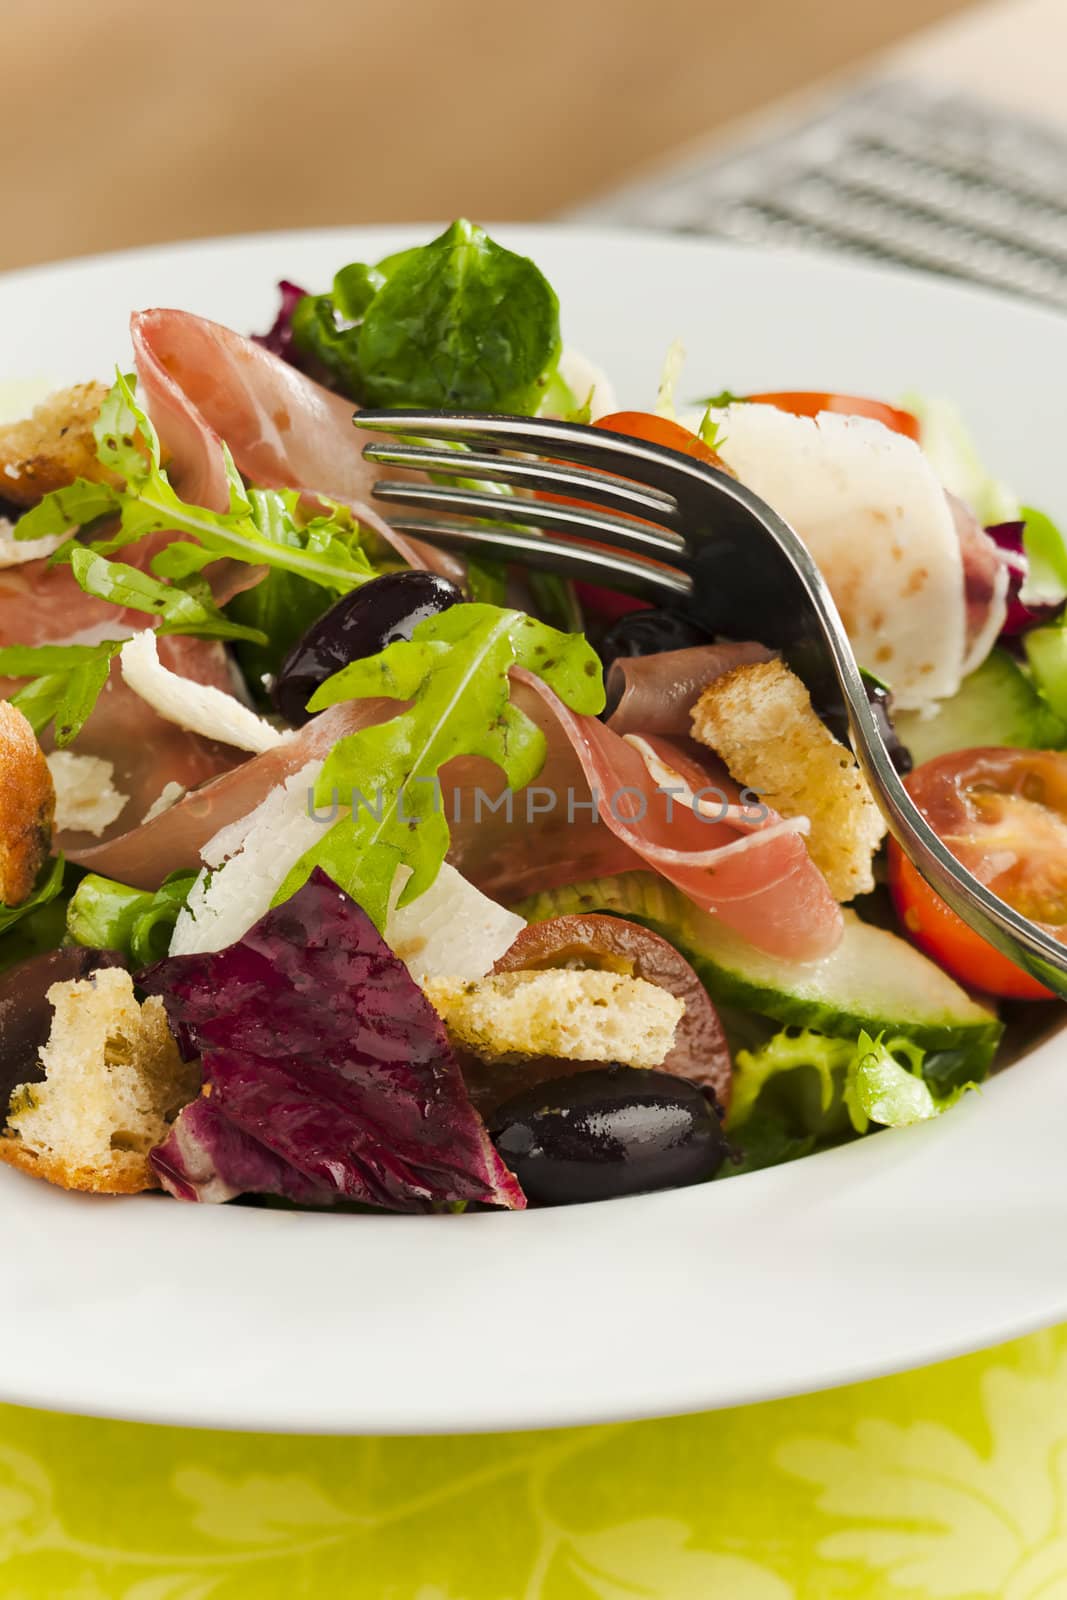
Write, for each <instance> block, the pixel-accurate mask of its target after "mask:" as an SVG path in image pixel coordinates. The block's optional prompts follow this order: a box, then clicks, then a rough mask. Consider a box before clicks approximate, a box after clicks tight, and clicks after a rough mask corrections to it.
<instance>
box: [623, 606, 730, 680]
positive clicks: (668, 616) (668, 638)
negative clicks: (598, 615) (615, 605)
mask: <svg viewBox="0 0 1067 1600" xmlns="http://www.w3.org/2000/svg"><path fill="white" fill-rule="evenodd" d="M711 643H712V636H711V634H710V633H707V632H705V630H704V629H703V628H700V627H698V626H697V624H696V623H695V622H691V621H690V620H689V618H688V617H683V616H682V614H681V612H679V611H659V610H656V611H631V612H628V613H627V615H626V616H625V617H620V618H619V620H618V622H613V623H612V625H611V627H610V628H609V629H608V631H607V633H605V635H604V637H603V638H602V639H601V641H600V643H599V645H598V646H597V651H598V653H599V656H600V659H601V661H602V662H603V664H604V670H605V672H606V671H607V669H608V668H609V667H610V666H611V663H612V662H613V661H616V660H617V659H618V658H619V656H655V655H659V654H660V652H661V651H664V650H689V649H691V648H692V647H693V646H695V645H701V644H711Z"/></svg>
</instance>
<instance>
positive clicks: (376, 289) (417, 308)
mask: <svg viewBox="0 0 1067 1600" xmlns="http://www.w3.org/2000/svg"><path fill="white" fill-rule="evenodd" d="M292 326H293V339H294V342H295V343H296V345H297V347H298V349H300V350H301V351H302V352H303V353H304V354H305V355H307V356H310V357H311V358H312V360H313V361H314V362H315V363H317V364H319V365H320V366H321V367H322V368H324V369H325V370H326V372H327V374H328V375H329V378H330V380H331V382H332V383H333V384H334V386H335V387H336V388H338V389H340V390H341V392H342V393H344V394H347V395H349V396H350V397H351V398H352V399H353V400H358V401H360V402H361V403H363V404H365V405H375V406H400V405H407V406H426V407H430V408H442V409H446V410H471V411H510V412H518V413H524V414H529V415H533V414H535V413H536V412H537V411H538V410H539V408H540V407H541V405H542V402H543V400H544V396H545V392H546V390H547V389H548V388H549V386H550V384H551V383H552V380H553V377H554V375H555V373H556V368H557V365H558V362H559V356H560V349H561V342H560V331H559V302H558V300H557V299H556V295H555V293H554V291H553V289H552V287H551V285H550V284H549V283H548V281H547V279H546V278H545V277H544V276H543V275H542V273H541V272H540V271H539V270H538V268H537V267H536V266H535V265H534V263H533V262H532V261H530V260H528V259H527V258H526V257H525V256H520V255H516V254H515V253H514V252H513V251H511V250H505V249H504V248H503V247H502V246H501V245H498V244H496V243H495V242H494V241H493V240H492V239H491V238H490V237H489V235H488V234H487V233H486V232H485V231H484V229H482V228H479V227H476V226H475V225H474V224H473V223H470V222H467V221H465V220H462V219H461V220H460V221H458V222H454V223H453V224H452V226H451V227H450V228H447V229H446V230H445V232H444V233H443V234H441V235H440V236H439V237H438V238H436V239H433V240H431V241H430V243H429V244H426V245H423V246H421V247H419V248H417V249H412V250H403V251H400V252H398V253H397V254H395V255H393V256H390V257H387V258H386V260H384V261H380V262H379V263H378V266H377V267H376V268H372V267H367V266H364V265H362V264H360V263H353V264H352V265H351V266H348V267H344V268H343V269H342V270H341V272H339V273H338V274H337V276H336V277H335V279H334V282H333V291H332V293H331V294H329V295H309V296H307V297H305V299H304V300H302V301H300V302H298V304H297V306H296V308H295V311H294V314H293V324H292Z"/></svg>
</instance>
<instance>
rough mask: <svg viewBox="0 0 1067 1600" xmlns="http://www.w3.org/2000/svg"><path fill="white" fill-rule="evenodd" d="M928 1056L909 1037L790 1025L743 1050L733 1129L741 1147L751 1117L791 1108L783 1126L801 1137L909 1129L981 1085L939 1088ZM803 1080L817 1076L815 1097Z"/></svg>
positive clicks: (732, 1114)
mask: <svg viewBox="0 0 1067 1600" xmlns="http://www.w3.org/2000/svg"><path fill="white" fill-rule="evenodd" d="M924 1062H925V1052H924V1051H923V1049H922V1048H921V1047H920V1046H919V1045H917V1044H916V1043H915V1041H914V1040H912V1039H907V1038H904V1037H903V1036H894V1037H892V1038H888V1039H887V1038H886V1037H885V1035H884V1034H879V1035H878V1037H877V1039H874V1038H872V1037H871V1035H870V1034H869V1033H866V1032H863V1031H861V1032H860V1034H859V1036H858V1038H856V1039H844V1038H842V1039H836V1038H828V1037H827V1036H826V1035H824V1034H821V1033H818V1032H816V1031H815V1030H813V1029H810V1028H804V1029H795V1028H784V1029H782V1030H781V1031H780V1032H778V1033H776V1034H775V1035H774V1036H773V1038H771V1039H768V1040H767V1042H766V1043H765V1044H763V1045H762V1046H761V1047H760V1048H759V1049H758V1050H739V1051H738V1052H737V1057H736V1074H735V1078H734V1093H733V1097H732V1099H731V1102H730V1113H729V1127H730V1129H731V1131H735V1132H736V1133H737V1136H738V1140H739V1142H740V1144H741V1145H742V1147H744V1144H745V1129H746V1128H747V1126H748V1124H749V1121H750V1119H753V1118H755V1117H759V1116H762V1115H764V1114H771V1115H773V1114H777V1115H779V1117H781V1115H782V1112H783V1111H786V1112H788V1113H790V1115H787V1116H786V1117H785V1119H784V1125H785V1126H787V1127H789V1128H790V1131H791V1132H792V1133H793V1134H795V1135H797V1136H800V1135H808V1134H810V1135H812V1136H814V1137H827V1136H830V1137H839V1136H840V1134H841V1133H843V1132H847V1130H848V1126H849V1124H851V1126H852V1129H853V1131H854V1132H856V1133H866V1131H867V1129H868V1127H869V1125H870V1124H871V1123H876V1124H878V1125H879V1126H882V1127H891V1128H898V1127H905V1126H907V1125H908V1124H909V1123H912V1122H921V1121H924V1120H926V1119H927V1118H929V1117H936V1116H939V1115H940V1114H941V1112H943V1111H947V1110H948V1109H949V1108H950V1107H951V1106H954V1105H955V1104H956V1101H957V1100H958V1099H959V1098H960V1096H961V1095H962V1094H964V1093H966V1092H967V1090H968V1089H972V1088H974V1087H976V1085H975V1084H974V1083H971V1082H968V1083H964V1084H962V1085H959V1086H957V1087H954V1088H952V1089H950V1090H949V1091H948V1092H944V1093H942V1092H938V1090H937V1086H936V1085H935V1084H934V1083H932V1082H929V1081H927V1079H926V1078H925V1077H924V1075H923V1066H924ZM793 1074H798V1076H795V1077H793V1076H790V1075H793ZM812 1074H814V1079H812ZM805 1080H806V1082H807V1085H808V1089H810V1087H811V1085H812V1083H813V1082H814V1085H815V1086H816V1088H817V1093H816V1095H815V1096H814V1097H813V1096H812V1095H811V1093H810V1092H807V1091H806V1089H805ZM772 1083H773V1084H774V1087H775V1090H776V1095H774V1096H772V1097H771V1102H770V1103H768V1101H767V1100H765V1099H764V1091H765V1089H767V1087H768V1085H771V1084H772ZM846 1116H847V1120H845V1119H846Z"/></svg>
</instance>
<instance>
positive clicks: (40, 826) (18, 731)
mask: <svg viewBox="0 0 1067 1600" xmlns="http://www.w3.org/2000/svg"><path fill="white" fill-rule="evenodd" d="M55 810H56V791H55V787H54V785H53V782H52V774H51V773H50V772H49V770H48V762H47V761H46V760H45V755H44V751H43V750H42V749H41V747H40V745H39V744H38V743H37V735H36V734H35V733H34V731H33V729H32V728H31V727H30V724H29V723H28V722H27V720H26V718H25V717H24V716H23V715H22V712H21V711H20V710H19V709H18V707H17V706H13V705H11V704H10V702H9V701H7V700H0V902H2V903H3V904H4V905H5V906H18V905H21V904H22V902H23V900H25V899H26V897H27V895H28V894H29V893H30V891H31V890H32V888H33V885H34V880H35V879H36V877H37V874H38V872H39V871H40V869H41V867H42V865H43V864H44V861H45V858H46V856H47V855H48V849H49V845H50V844H51V841H52V823H53V820H54V818H55Z"/></svg>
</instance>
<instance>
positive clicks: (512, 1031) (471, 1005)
mask: <svg viewBox="0 0 1067 1600" xmlns="http://www.w3.org/2000/svg"><path fill="white" fill-rule="evenodd" d="M425 992H426V995H427V998H428V999H429V1001H430V1003H431V1005H433V1006H434V1007H435V1008H436V1010H437V1011H438V1012H439V1013H440V1014H441V1016H442V1017H443V1018H444V1020H445V1024H446V1026H447V1028H448V1031H449V1033H450V1034H451V1035H452V1037H453V1038H454V1039H455V1040H456V1042H457V1043H458V1044H460V1045H462V1046H464V1047H465V1048H466V1049H468V1050H471V1051H473V1053H474V1054H475V1055H477V1056H481V1057H482V1058H483V1059H488V1060H515V1059H521V1058H522V1057H524V1056H562V1057H563V1058H564V1059H565V1060H568V1061H618V1062H621V1063H622V1064H623V1065H625V1066H631V1067H658V1066H659V1064H660V1062H661V1061H662V1060H663V1058H664V1056H666V1054H667V1052H668V1050H669V1049H670V1048H671V1045H672V1044H673V1043H674V1030H675V1028H676V1027H677V1026H678V1023H679V1021H680V1019H681V1017H682V1014H683V1012H684V1011H685V1002H684V1000H679V999H678V998H677V997H676V996H675V995H673V994H668V992H667V990H666V989H660V988H659V987H658V986H657V985H656V984H654V983H647V982H646V981H645V979H643V978H628V977H623V976H622V975H621V974H619V973H617V972H593V971H585V972H582V971H571V970H564V969H562V968H553V969H550V970H548V971H544V972H500V973H496V974H494V975H491V976H489V977H488V978H479V979H478V980H477V981H475V982H472V983H461V982H459V981H458V980H457V979H454V978H433V979H431V980H430V981H429V982H428V983H426V985H425Z"/></svg>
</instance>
